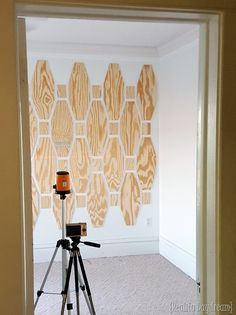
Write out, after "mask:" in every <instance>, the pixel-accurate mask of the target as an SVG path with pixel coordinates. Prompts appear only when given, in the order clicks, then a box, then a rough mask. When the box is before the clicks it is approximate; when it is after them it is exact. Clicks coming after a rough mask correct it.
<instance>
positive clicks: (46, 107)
mask: <svg viewBox="0 0 236 315" xmlns="http://www.w3.org/2000/svg"><path fill="white" fill-rule="evenodd" d="M32 99H33V102H34V105H35V109H36V111H37V113H38V116H39V118H40V119H48V118H49V115H50V113H51V110H52V106H53V103H54V80H53V76H52V73H51V70H50V68H49V64H48V62H47V61H46V60H38V61H37V63H36V66H35V71H34V75H33V79H32Z"/></svg>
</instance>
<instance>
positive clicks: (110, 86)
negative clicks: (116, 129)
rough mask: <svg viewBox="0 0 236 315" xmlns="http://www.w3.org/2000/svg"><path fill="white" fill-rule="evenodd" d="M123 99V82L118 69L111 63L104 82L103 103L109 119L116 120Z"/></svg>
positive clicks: (117, 66) (116, 65) (118, 116)
mask: <svg viewBox="0 0 236 315" xmlns="http://www.w3.org/2000/svg"><path fill="white" fill-rule="evenodd" d="M123 99H124V81H123V78H122V74H121V72H120V67H119V65H118V64H116V63H111V64H110V65H109V67H108V70H107V74H106V77H105V81H104V102H105V105H106V109H107V112H108V116H109V119H111V120H118V119H119V118H120V112H121V108H122V105H123Z"/></svg>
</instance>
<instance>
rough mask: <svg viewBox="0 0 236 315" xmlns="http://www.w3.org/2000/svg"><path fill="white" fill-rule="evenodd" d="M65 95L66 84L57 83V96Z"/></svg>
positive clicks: (63, 96)
mask: <svg viewBox="0 0 236 315" xmlns="http://www.w3.org/2000/svg"><path fill="white" fill-rule="evenodd" d="M66 96H67V95H66V85H65V84H58V85H57V97H58V98H65V97H66Z"/></svg>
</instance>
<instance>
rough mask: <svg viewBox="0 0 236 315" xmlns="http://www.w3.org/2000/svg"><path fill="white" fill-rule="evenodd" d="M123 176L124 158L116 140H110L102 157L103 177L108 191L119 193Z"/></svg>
mask: <svg viewBox="0 0 236 315" xmlns="http://www.w3.org/2000/svg"><path fill="white" fill-rule="evenodd" d="M123 174H124V158H123V154H122V150H121V146H120V142H119V140H118V138H110V139H109V142H108V146H107V148H106V152H105V156H104V175H105V177H106V181H107V185H108V187H109V190H110V191H112V192H115V191H119V189H120V185H121V181H122V178H123Z"/></svg>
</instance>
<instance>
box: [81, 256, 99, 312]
mask: <svg viewBox="0 0 236 315" xmlns="http://www.w3.org/2000/svg"><path fill="white" fill-rule="evenodd" d="M78 259H79V264H80V268H81V272H82V275H83V278H84V284H85V287H86V291H87V294H88V298H89V301H90V305H91V309H92V312H93V315H96V312H95V308H94V305H93V299H92V295H91V291H90V288H89V283H88V279H87V276H86V272H85V269H84V264H83V260H82V257H81V255H80V253H78Z"/></svg>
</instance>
